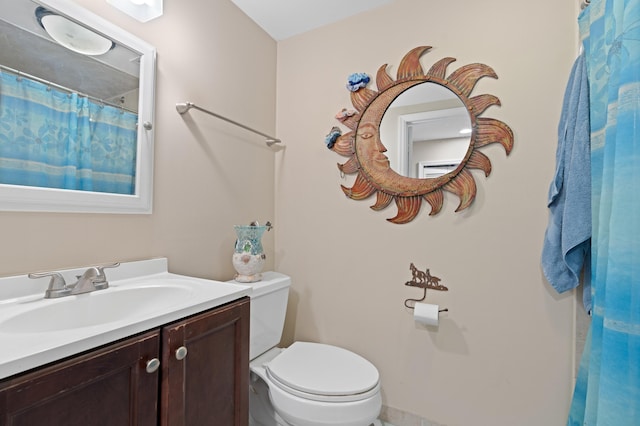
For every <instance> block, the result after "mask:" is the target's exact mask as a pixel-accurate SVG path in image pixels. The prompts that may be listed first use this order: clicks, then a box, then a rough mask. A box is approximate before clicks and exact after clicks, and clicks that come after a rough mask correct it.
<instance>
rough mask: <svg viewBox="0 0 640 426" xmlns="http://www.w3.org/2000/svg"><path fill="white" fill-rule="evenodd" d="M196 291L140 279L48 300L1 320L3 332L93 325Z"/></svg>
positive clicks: (145, 310) (158, 308) (158, 307)
mask: <svg viewBox="0 0 640 426" xmlns="http://www.w3.org/2000/svg"><path fill="white" fill-rule="evenodd" d="M192 294H193V290H192V289H191V288H190V287H188V286H186V285H180V283H166V284H165V283H160V284H158V283H153V284H151V283H149V284H146V283H140V284H137V285H136V286H135V287H130V288H127V287H122V288H113V287H112V288H109V289H107V290H98V291H94V292H91V293H85V294H80V295H77V296H68V297H63V298H60V299H52V300H47V301H42V300H39V301H37V302H30V303H31V304H33V305H35V306H34V307H31V308H29V309H27V310H25V311H22V312H20V313H18V314H16V315H14V316H11V317H9V318H6V319H4V320H3V321H0V332H5V333H42V332H49V331H61V330H72V329H77V328H83V327H93V326H97V325H103V324H106V323H111V322H116V321H126V320H128V319H130V318H134V317H140V316H145V315H148V314H149V313H152V312H156V311H164V310H167V309H170V308H171V307H172V306H177V305H179V304H180V303H182V302H183V301H184V300H186V299H188V298H189V297H190V296H191V295H192Z"/></svg>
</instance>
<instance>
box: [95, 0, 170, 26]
mask: <svg viewBox="0 0 640 426" xmlns="http://www.w3.org/2000/svg"><path fill="white" fill-rule="evenodd" d="M107 3H109V4H110V5H112V6H114V7H115V8H117V9H119V10H120V11H121V12H124V13H126V14H127V15H129V16H131V17H132V18H135V19H137V20H138V21H140V22H147V21H150V20H152V19H155V18H157V17H159V16H162V0H107Z"/></svg>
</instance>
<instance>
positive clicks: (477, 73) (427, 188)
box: [325, 46, 513, 224]
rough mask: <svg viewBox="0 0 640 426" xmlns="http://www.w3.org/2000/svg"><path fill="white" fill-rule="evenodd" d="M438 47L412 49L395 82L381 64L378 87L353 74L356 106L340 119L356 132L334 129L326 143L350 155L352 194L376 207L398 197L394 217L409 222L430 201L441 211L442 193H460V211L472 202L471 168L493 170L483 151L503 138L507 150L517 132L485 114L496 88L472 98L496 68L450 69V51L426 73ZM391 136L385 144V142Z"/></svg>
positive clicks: (433, 210) (346, 169)
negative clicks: (425, 62)
mask: <svg viewBox="0 0 640 426" xmlns="http://www.w3.org/2000/svg"><path fill="white" fill-rule="evenodd" d="M429 49H431V47H430V46H419V47H416V48H414V49H412V50H411V51H410V52H408V53H407V54H406V55H405V56H404V58H403V59H402V61H401V62H400V65H399V66H398V72H397V77H396V80H394V79H393V78H391V77H390V76H389V74H388V73H387V71H386V68H387V64H385V65H382V66H381V67H380V68H379V69H378V72H377V74H376V85H377V89H378V90H377V91H375V90H372V89H369V88H367V87H366V86H367V84H368V83H369V77H368V76H367V75H366V74H363V73H356V74H352V75H351V76H350V77H349V82H348V84H347V88H348V89H349V90H350V91H351V93H350V95H351V103H352V104H353V107H354V108H355V110H347V109H346V108H345V109H342V110H341V111H340V112H339V113H338V114H337V115H336V118H337V119H338V120H339V121H340V122H341V123H342V124H343V125H345V126H346V127H348V128H349V129H350V131H349V132H347V133H345V134H342V130H341V129H340V128H339V127H337V126H336V127H333V128H332V129H331V132H330V133H329V134H328V135H327V137H326V139H325V142H326V144H327V147H328V148H329V149H331V150H333V151H334V152H336V153H338V154H340V155H342V156H344V157H348V158H349V159H348V160H347V161H346V162H345V163H343V164H340V163H339V164H338V168H339V169H340V171H341V172H342V173H344V174H356V173H357V176H356V179H355V182H354V184H353V186H352V187H351V188H348V187H346V186H344V185H342V190H343V192H344V193H345V195H347V197H349V198H351V199H354V200H364V199H366V198H369V197H370V196H372V195H374V194H375V195H376V202H375V204H373V205H372V206H371V208H372V209H373V210H382V209H384V208H386V207H387V206H389V205H390V204H391V202H392V201H395V204H396V206H397V210H398V211H397V214H396V216H395V217H393V218H389V219H387V220H388V221H390V222H392V223H396V224H403V223H408V222H410V221H412V220H413V219H414V218H415V217H416V216H417V215H418V213H419V212H420V207H421V205H422V202H423V200H424V201H426V202H427V203H428V204H429V205H430V206H431V212H430V215H436V214H438V213H439V212H440V210H441V209H442V206H443V202H444V193H443V191H447V192H451V193H453V194H455V195H457V196H458V197H459V198H460V204H459V205H458V207H457V209H456V212H457V211H461V210H464V209H466V208H467V207H469V206H470V205H471V203H472V202H473V200H474V199H475V196H476V183H475V180H474V177H473V175H472V173H471V172H470V169H480V170H482V171H483V172H484V174H485V176H489V174H490V173H491V162H490V160H489V158H488V157H487V156H486V155H485V154H483V153H481V152H480V151H478V149H479V148H482V147H484V146H486V145H489V144H492V143H499V144H501V145H502V146H503V147H504V149H505V151H506V153H507V155H508V154H509V153H510V152H511V149H512V148H513V132H512V131H511V129H510V128H509V126H507V125H506V124H505V123H503V122H502V121H499V120H496V119H492V118H486V117H480V115H482V114H483V113H484V111H485V110H486V109H487V108H488V107H490V106H492V105H500V100H499V99H498V98H497V97H495V96H493V95H490V94H482V95H477V96H473V97H471V92H472V91H473V88H474V87H475V85H476V83H477V82H478V80H479V79H480V78H482V77H492V78H497V75H496V74H495V72H494V71H493V69H491V68H490V67H489V66H487V65H484V64H477V63H474V64H469V65H466V66H463V67H461V68H458V69H457V70H455V71H453V72H452V73H450V74H449V75H446V69H447V66H448V65H449V64H451V63H452V62H454V61H455V58H451V57H445V58H443V59H440V60H439V61H437V62H436V63H435V64H433V65H432V66H431V68H430V69H429V71H427V72H426V73H424V71H423V68H422V66H421V64H420V58H421V56H422V55H423V54H424V53H425V52H427V51H428V50H429ZM383 141H384V144H383Z"/></svg>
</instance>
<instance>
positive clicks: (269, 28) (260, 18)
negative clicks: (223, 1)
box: [231, 0, 393, 41]
mask: <svg viewBox="0 0 640 426" xmlns="http://www.w3.org/2000/svg"><path fill="white" fill-rule="evenodd" d="M231 1H232V2H233V3H235V4H236V6H238V7H239V8H240V9H241V10H242V11H243V12H244V13H245V14H247V15H248V16H249V17H250V18H251V19H253V20H254V21H255V22H256V23H257V24H258V25H259V26H260V27H262V29H263V30H265V31H266V32H267V33H268V34H269V35H270V36H271V37H272V38H273V39H274V40H276V41H279V40H284V39H285V38H288V37H291V36H294V35H296V34H301V33H304V32H306V31H309V30H312V29H314V28H318V27H321V26H323V25H327V24H330V23H333V22H336V21H340V20H341V19H344V18H347V17H349V16H353V15H357V14H358V13H362V12H366V11H368V10H371V9H375V8H376V7H380V6H382V5H385V4H388V3H391V2H392V1H393V0H346V1H345V0H320V1H318V0H231Z"/></svg>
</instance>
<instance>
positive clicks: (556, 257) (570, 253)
mask: <svg viewBox="0 0 640 426" xmlns="http://www.w3.org/2000/svg"><path fill="white" fill-rule="evenodd" d="M547 205H548V207H549V224H548V226H547V230H546V232H545V237H544V246H543V248H542V270H543V272H544V275H545V277H546V278H547V280H548V281H549V283H550V284H551V285H552V286H553V288H555V289H556V290H557V291H558V292H559V293H562V292H565V291H567V290H571V289H573V288H575V287H577V286H578V285H579V284H580V274H581V271H582V269H583V268H585V274H584V277H583V282H584V287H583V291H584V305H585V309H586V310H587V312H590V311H591V290H590V287H591V286H590V282H589V277H590V273H589V272H590V265H589V264H590V262H589V259H590V252H591V144H590V124H589V84H588V79H587V66H586V61H585V57H584V54H581V55H580V56H578V58H577V59H576V61H575V63H574V64H573V68H572V70H571V75H570V77H569V82H568V84H567V88H566V90H565V94H564V102H563V105H562V114H561V116H560V124H559V125H558V148H557V151H556V171H555V176H554V178H553V181H552V182H551V186H550V188H549V201H548V204H547ZM585 266H586V267H585Z"/></svg>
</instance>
